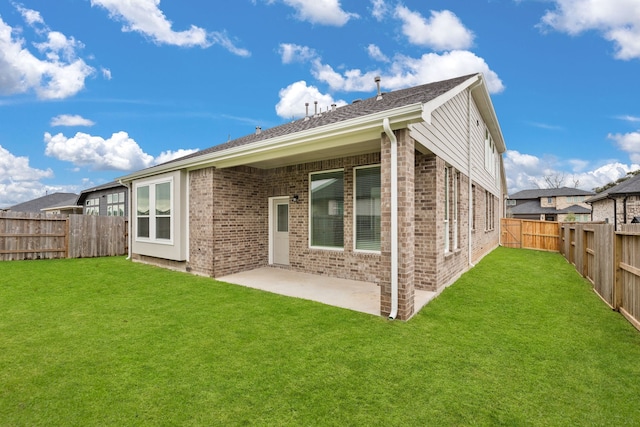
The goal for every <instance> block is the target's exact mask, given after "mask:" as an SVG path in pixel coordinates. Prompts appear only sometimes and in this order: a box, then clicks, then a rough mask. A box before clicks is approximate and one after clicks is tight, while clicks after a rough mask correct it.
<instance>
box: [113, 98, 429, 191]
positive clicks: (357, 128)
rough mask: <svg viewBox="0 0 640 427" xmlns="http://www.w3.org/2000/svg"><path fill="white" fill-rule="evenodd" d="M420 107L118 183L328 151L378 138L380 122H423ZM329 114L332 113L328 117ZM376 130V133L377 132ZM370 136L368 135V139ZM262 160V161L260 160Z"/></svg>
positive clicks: (277, 139) (264, 143)
mask: <svg viewBox="0 0 640 427" xmlns="http://www.w3.org/2000/svg"><path fill="white" fill-rule="evenodd" d="M422 106H423V105H422V103H415V104H410V105H405V106H403V107H398V108H393V109H390V110H385V111H381V112H377V113H373V114H369V115H366V116H362V117H357V118H354V119H350V120H345V121H341V122H337V123H331V124H328V125H324V126H318V127H314V128H311V129H307V130H304V131H299V132H294V133H291V134H287V135H281V136H275V137H273V138H269V139H265V140H262V141H257V142H253V143H248V144H244V145H240V146H237V147H231V148H228V149H226V150H220V151H214V152H212V153H207V154H203V155H200V156H197V155H196V156H194V157H190V158H188V159H184V160H177V161H173V162H169V163H165V164H162V165H158V166H152V167H150V168H147V169H143V170H141V171H138V172H134V173H132V174H129V175H126V176H123V177H121V178H120V181H126V182H129V181H133V180H136V179H141V178H146V177H148V176H153V175H157V174H159V173H164V172H172V171H175V170H179V169H185V168H186V169H198V168H203V167H209V166H217V165H218V163H220V162H225V165H230V164H231V163H230V162H233V164H242V163H246V162H247V160H249V159H251V161H255V160H264V159H265V158H277V157H278V156H282V155H295V154H298V153H300V152H307V151H308V150H309V149H310V147H314V149H317V148H318V147H317V146H318V144H317V143H318V141H324V142H325V144H326V145H325V146H324V147H321V148H326V149H331V148H335V147H340V146H343V145H344V143H345V139H348V138H349V137H350V136H351V135H354V134H357V133H362V134H363V135H364V137H365V139H367V138H369V137H373V136H375V135H377V137H379V135H380V120H383V119H384V118H387V119H389V118H390V121H391V123H393V124H398V123H411V122H414V121H419V120H421V118H422ZM327 114H331V113H327ZM376 129H377V130H376ZM369 133H370V135H369ZM259 156H262V157H259Z"/></svg>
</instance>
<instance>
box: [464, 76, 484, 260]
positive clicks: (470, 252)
mask: <svg viewBox="0 0 640 427" xmlns="http://www.w3.org/2000/svg"><path fill="white" fill-rule="evenodd" d="M481 83H482V77H480V78H478V81H477V82H475V83H473V84H472V85H471V86H469V95H468V97H467V140H468V141H467V142H468V152H467V162H468V165H467V173H468V174H469V213H468V218H469V220H468V221H467V222H468V223H469V226H468V227H467V228H468V230H467V236H468V237H467V242H468V246H469V247H468V248H467V252H468V263H469V266H470V267H473V239H472V238H473V225H472V221H471V220H472V218H473V176H472V173H473V166H472V162H471V148H472V143H471V142H472V141H471V91H473V90H474V89H475V88H477V87H478V86H480V84H481Z"/></svg>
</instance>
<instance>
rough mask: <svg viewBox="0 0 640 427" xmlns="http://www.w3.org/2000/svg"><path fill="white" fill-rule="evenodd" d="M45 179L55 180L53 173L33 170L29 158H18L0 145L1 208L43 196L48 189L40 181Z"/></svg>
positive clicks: (47, 170) (49, 170)
mask: <svg viewBox="0 0 640 427" xmlns="http://www.w3.org/2000/svg"><path fill="white" fill-rule="evenodd" d="M44 178H53V171H52V170H51V169H46V170H43V169H37V168H33V167H31V166H30V165H29V158H28V157H23V156H16V155H14V154H12V153H11V152H10V151H9V150H7V149H6V148H4V147H2V146H1V145H0V208H6V207H8V206H13V205H15V204H17V203H21V202H24V201H27V200H31V199H34V198H36V197H40V196H43V195H44V194H45V191H46V189H47V188H46V187H45V186H44V184H42V183H41V182H40V180H41V179H44ZM57 191H59V190H57Z"/></svg>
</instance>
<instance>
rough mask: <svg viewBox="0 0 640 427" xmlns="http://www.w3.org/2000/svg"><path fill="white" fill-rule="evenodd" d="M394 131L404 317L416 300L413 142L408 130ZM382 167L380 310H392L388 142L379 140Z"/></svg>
mask: <svg viewBox="0 0 640 427" xmlns="http://www.w3.org/2000/svg"><path fill="white" fill-rule="evenodd" d="M394 133H395V136H396V139H397V141H398V143H397V148H398V150H397V154H398V177H397V183H398V313H397V318H398V319H402V320H406V319H408V318H409V317H411V315H412V314H413V312H414V299H415V285H414V275H415V261H414V259H415V258H414V253H415V228H414V219H415V218H414V217H415V174H414V169H415V142H414V141H413V139H412V138H411V137H410V136H409V131H408V130H407V129H401V130H398V131H396V132H394ZM381 155H382V162H381V163H382V167H381V172H380V173H381V177H380V180H381V185H382V189H381V195H382V206H381V216H382V218H381V220H382V221H381V255H382V259H381V265H382V266H383V271H382V274H383V275H382V277H381V281H380V312H381V313H382V315H384V316H388V315H389V314H390V312H391V142H390V140H389V138H388V137H387V136H386V135H384V136H383V139H382V153H381Z"/></svg>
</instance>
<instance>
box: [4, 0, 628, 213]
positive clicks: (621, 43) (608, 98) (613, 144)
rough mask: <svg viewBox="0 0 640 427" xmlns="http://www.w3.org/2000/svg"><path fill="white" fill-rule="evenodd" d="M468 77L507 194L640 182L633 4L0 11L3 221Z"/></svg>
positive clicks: (184, 5) (7, 6)
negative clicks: (67, 196)
mask: <svg viewBox="0 0 640 427" xmlns="http://www.w3.org/2000/svg"><path fill="white" fill-rule="evenodd" d="M473 72H483V73H484V74H485V77H486V79H487V82H488V84H489V89H490V91H491V94H492V99H493V103H494V107H495V109H496V112H497V115H498V119H499V121H500V125H501V127H502V131H503V134H504V137H505V141H506V144H507V149H508V152H507V153H506V154H505V156H504V157H505V167H506V170H507V177H508V185H509V190H510V192H513V191H517V190H521V189H525V188H535V187H536V186H540V187H544V177H545V176H556V177H558V176H564V177H565V180H566V182H565V184H566V185H568V186H573V185H575V184H576V183H577V185H578V187H580V188H584V189H588V190H590V189H592V188H594V187H596V186H599V185H602V184H605V183H607V182H609V181H612V180H615V179H617V178H619V177H621V176H624V175H625V174H626V173H627V172H628V171H631V170H635V169H638V168H640V166H639V164H640V103H639V102H638V99H640V84H639V83H638V81H637V76H639V75H640V0H548V1H541V0H518V1H516V0H474V1H469V0H441V1H435V0H434V1H428V0H404V1H402V2H399V1H391V0H234V1H228V2H221V1H203V0H162V1H160V0H137V1H129V0H56V1H51V0H23V1H14V0H0V207H6V206H10V205H12V204H15V203H19V202H22V201H25V200H29V199H32V198H35V197H39V196H42V195H44V194H46V193H47V192H49V193H51V192H56V191H65V192H79V191H81V190H82V189H85V188H89V187H92V186H95V185H99V184H101V183H104V182H108V181H111V180H113V179H114V178H116V177H118V176H122V175H125V174H126V173H128V172H130V171H133V170H138V169H141V168H144V167H147V166H151V165H153V164H156V163H159V162H162V161H166V160H169V159H171V158H174V157H176V156H181V155H184V154H188V153H189V152H191V151H190V150H196V149H204V148H207V147H210V146H213V145H217V144H219V143H222V142H225V141H227V140H228V139H229V138H232V139H233V138H237V137H240V136H243V135H246V134H248V133H251V132H253V131H254V129H255V127H256V126H261V127H262V128H263V129H265V128H269V127H272V126H276V125H278V124H281V123H284V122H286V121H289V120H291V119H292V118H295V117H300V116H303V115H304V103H305V102H310V103H311V105H313V102H314V101H318V103H319V105H320V106H321V107H322V108H326V107H328V106H329V105H330V104H331V103H333V102H336V103H338V104H342V103H349V102H351V101H352V100H354V99H356V98H365V97H369V96H372V95H373V94H374V93H375V84H374V81H373V77H374V76H376V75H380V76H381V77H382V87H383V90H385V91H389V90H394V89H399V88H403V87H408V86H414V85H417V84H422V83H428V82H430V81H437V80H442V79H446V78H450V77H456V76H459V75H464V74H468V73H473Z"/></svg>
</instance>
